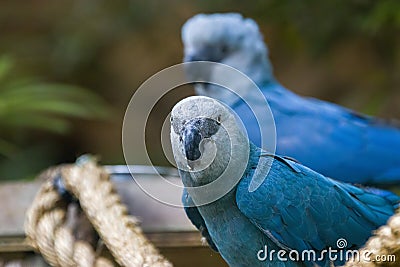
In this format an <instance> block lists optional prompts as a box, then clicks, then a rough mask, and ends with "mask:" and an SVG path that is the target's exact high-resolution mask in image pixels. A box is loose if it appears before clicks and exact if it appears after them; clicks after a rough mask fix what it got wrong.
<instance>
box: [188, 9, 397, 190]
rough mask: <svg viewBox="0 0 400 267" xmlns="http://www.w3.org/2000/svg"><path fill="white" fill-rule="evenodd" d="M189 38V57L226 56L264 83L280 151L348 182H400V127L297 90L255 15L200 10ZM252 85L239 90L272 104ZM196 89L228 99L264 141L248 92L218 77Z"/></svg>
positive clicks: (226, 60)
mask: <svg viewBox="0 0 400 267" xmlns="http://www.w3.org/2000/svg"><path fill="white" fill-rule="evenodd" d="M182 40H183V43H184V61H185V62H188V61H213V62H219V63H223V64H226V65H229V66H232V67H234V68H236V69H238V70H240V71H241V72H243V73H244V74H246V75H247V76H249V77H250V78H251V79H252V80H253V81H254V82H255V83H256V84H257V86H258V87H259V88H260V90H261V91H262V94H263V95H264V96H265V98H266V100H267V101H268V104H269V106H270V108H271V110H272V113H273V116H274V120H275V125H276V134H277V143H276V153H277V154H280V155H285V156H289V157H292V158H295V159H296V160H298V161H299V162H301V163H302V164H304V165H306V166H308V167H310V168H312V169H313V170H315V171H318V172H319V173H321V174H324V175H326V176H328V177H331V178H334V179H337V180H341V181H345V182H351V183H358V184H364V185H380V186H382V185H383V186H385V185H392V184H398V183H399V180H400V128H398V127H397V126H395V125H391V124H389V123H387V122H385V121H383V120H380V119H378V118H374V117H368V116H365V115H362V114H358V113H356V112H354V111H352V110H349V109H346V108H344V107H341V106H338V105H335V104H332V103H328V102H325V101H321V100H318V99H313V98H305V97H301V96H298V95H296V94H294V93H293V92H291V91H289V90H288V89H286V88H285V87H283V86H282V85H281V84H279V82H277V81H276V80H275V78H274V76H273V74H272V66H271V64H270V62H269V60H268V50H267V47H266V45H265V43H264V41H263V37H262V35H261V33H260V31H259V29H258V26H257V24H256V23H255V22H254V21H253V20H251V19H248V18H247V19H245V18H243V17H242V16H241V15H240V14H236V13H227V14H211V15H205V14H200V15H196V16H194V17H193V18H191V19H189V20H188V21H187V22H186V23H185V25H184V26H183V28H182ZM190 72H192V73H190ZM190 72H189V74H190V75H189V76H196V73H195V72H196V69H195V68H193V69H191V71H190ZM209 75H211V76H212V75H213V73H212V71H211V73H210V74H209ZM219 75H221V74H219ZM235 82H236V81H235V80H233V81H232V84H233V85H234V84H235ZM253 89H254V88H251V89H249V88H241V89H240V90H241V91H243V92H245V94H246V95H247V97H248V98H249V99H250V101H249V102H250V103H249V104H250V105H251V106H252V107H257V106H258V107H259V106H260V105H261V108H264V109H265V111H266V112H267V108H265V103H264V102H263V101H260V97H259V95H258V94H257V93H256V92H254V90H253ZM195 90H196V93H197V94H198V95H204V96H209V97H213V98H216V99H218V100H220V101H222V102H224V103H226V104H228V105H229V106H230V107H231V108H232V109H233V110H234V111H235V112H236V113H237V114H238V115H239V116H240V118H241V119H242V121H243V123H244V126H245V127H246V129H247V133H248V136H249V138H250V140H251V141H252V142H253V143H255V144H256V145H258V146H260V134H259V133H260V130H259V127H258V124H257V121H256V120H255V117H254V116H253V115H252V112H251V110H250V109H249V107H248V106H247V105H246V104H245V103H244V101H243V100H242V99H240V98H239V97H238V96H237V95H235V94H233V93H230V92H229V91H228V90H226V89H224V88H222V87H218V86H215V85H211V84H197V85H195ZM261 127H263V125H261Z"/></svg>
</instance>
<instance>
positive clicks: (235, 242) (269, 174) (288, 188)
mask: <svg viewBox="0 0 400 267" xmlns="http://www.w3.org/2000/svg"><path fill="white" fill-rule="evenodd" d="M209 117H210V119H205V118H209ZM171 118H172V119H173V121H172V124H173V127H172V129H171V142H172V147H173V152H174V157H175V159H176V161H177V163H178V167H179V168H180V175H181V177H182V181H183V183H184V185H185V186H186V187H199V186H204V185H206V184H208V183H210V182H213V181H216V180H218V179H219V177H220V175H221V173H223V172H225V171H226V168H227V166H228V163H229V162H230V161H232V160H233V161H234V160H235V159H234V158H231V157H229V155H228V157H227V151H229V150H227V149H228V147H232V149H233V150H235V151H231V154H232V153H233V152H238V153H246V152H245V151H249V153H248V162H247V163H245V164H246V165H245V170H244V174H243V176H242V177H241V178H240V180H239V181H238V183H237V184H236V185H235V186H234V187H233V188H232V189H231V190H230V191H229V192H228V193H227V194H225V195H223V196H221V197H220V198H219V199H217V200H216V201H213V202H210V203H207V204H204V205H196V206H195V207H192V208H191V210H190V211H189V214H188V215H189V216H192V218H191V219H192V221H193V219H194V224H195V225H196V226H197V227H198V228H200V229H201V231H202V233H206V238H207V240H208V241H209V242H210V243H211V244H213V245H215V246H216V248H217V249H218V251H219V252H220V253H221V255H222V256H223V258H224V259H225V260H226V261H227V262H228V264H229V265H230V266H313V264H314V263H316V264H318V265H320V266H329V264H330V262H329V258H327V256H326V255H325V257H324V258H323V259H320V260H318V259H315V261H314V260H313V259H311V260H308V259H304V261H303V260H302V261H297V262H296V261H281V260H280V259H278V258H277V257H276V255H277V254H274V255H275V257H274V258H272V259H268V260H267V261H260V260H259V259H258V258H257V255H258V254H257V253H258V252H259V250H260V249H262V248H263V247H264V246H267V247H268V250H269V251H271V250H275V251H278V250H282V251H284V252H286V253H290V252H291V251H297V252H298V253H300V254H301V253H302V252H303V251H306V250H312V251H314V252H315V253H316V255H317V257H318V256H319V255H320V254H321V253H322V251H324V250H327V249H329V248H332V249H337V248H342V249H344V250H353V249H357V248H360V247H361V246H362V245H363V244H364V243H365V242H366V240H367V239H368V238H369V237H370V236H371V234H372V231H373V230H375V229H377V228H378V227H379V226H381V225H384V224H385V223H386V221H387V220H388V218H389V217H390V216H392V215H393V214H394V212H395V209H397V208H398V207H399V203H400V198H399V197H398V196H396V195H394V194H392V193H390V192H386V191H383V190H380V189H374V188H361V187H357V186H354V185H351V184H347V183H342V182H339V181H335V180H333V179H330V178H327V177H325V176H323V175H321V174H319V173H317V172H315V171H313V170H311V169H309V168H307V167H305V166H304V165H301V164H300V163H297V162H295V161H293V160H290V159H287V158H282V157H279V156H275V155H272V154H270V153H267V152H265V151H263V150H261V149H260V148H258V147H256V146H255V145H253V144H251V143H250V144H249V143H248V142H247V140H246V137H245V136H244V135H243V134H242V133H241V131H240V127H239V126H238V124H237V122H236V119H235V117H234V116H233V115H232V113H231V111H230V110H229V109H227V108H226V107H225V106H224V105H222V104H221V103H220V102H218V101H216V100H214V99H210V98H207V97H191V98H188V99H185V100H183V101H181V102H180V103H178V104H177V105H176V106H175V107H174V109H173V111H172V116H171ZM213 120H215V121H217V125H218V126H216V124H215V123H214V124H212V125H211V123H210V121H213ZM194 125H197V126H196V127H194ZM211 127H213V128H212V129H213V131H212V134H209V135H207V136H206V137H205V136H202V135H201V133H209V132H210V131H209V130H208V128H211ZM216 127H217V128H216ZM188 129H189V130H188ZM216 129H217V130H216ZM189 131H191V132H190V133H189ZM225 131H227V132H228V133H229V135H227V134H226V133H225ZM199 134H200V136H202V140H201V142H197V143H196V146H198V147H194V146H193V145H188V143H190V138H191V137H192V136H199ZM182 140H185V142H183V141H182ZM193 140H194V139H193ZM211 144H212V145H211ZM248 146H249V147H248ZM197 149H198V150H200V151H201V153H202V155H201V157H199V158H198V159H196V161H195V162H193V161H191V160H189V159H187V158H186V157H185V155H186V154H191V150H197ZM213 155H215V157H214V160H213V161H212V162H211V163H209V162H208V161H206V159H208V158H209V156H213ZM241 155H242V154H241ZM189 165H190V166H192V167H191V169H187V168H186V167H187V166H189ZM203 165H204V166H203ZM239 165H240V162H237V164H234V165H233V168H236V167H237V168H240V167H239ZM265 166H271V168H264V167H265ZM234 173H235V172H234ZM237 173H240V170H237ZM260 178H262V179H261V180H260ZM232 179H234V178H233V177H232ZM255 180H257V181H259V184H257V186H256V187H255V188H254V186H253V185H252V183H253V182H254V181H255ZM187 192H189V193H187ZM192 192H194V193H193V194H196V195H195V199H201V198H202V197H203V196H207V195H208V194H209V193H208V192H203V193H195V191H185V192H184V196H183V202H184V204H188V203H189V204H194V203H196V202H193V200H192V199H191V198H193V197H194V195H191V194H192ZM202 194H205V195H202ZM338 240H346V242H347V244H346V245H345V246H340V247H338ZM333 262H334V264H335V265H341V264H343V262H344V259H343V260H340V259H339V260H335V261H333Z"/></svg>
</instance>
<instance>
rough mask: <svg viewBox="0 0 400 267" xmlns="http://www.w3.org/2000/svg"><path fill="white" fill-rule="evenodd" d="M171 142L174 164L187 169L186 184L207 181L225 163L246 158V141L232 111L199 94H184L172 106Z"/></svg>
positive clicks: (223, 168)
mask: <svg viewBox="0 0 400 267" xmlns="http://www.w3.org/2000/svg"><path fill="white" fill-rule="evenodd" d="M171 145H172V150H173V154H174V158H175V161H176V163H177V167H178V168H179V169H180V170H183V171H186V172H190V173H191V177H192V181H187V182H188V183H190V186H199V185H203V184H207V183H210V182H212V181H213V180H215V179H216V178H217V177H218V176H219V175H221V174H222V173H223V172H224V171H225V170H226V168H227V167H228V164H229V163H230V164H234V165H235V164H236V165H237V164H239V163H235V162H236V161H242V162H246V160H248V155H247V156H246V155H245V154H246V149H247V150H248V147H249V141H248V139H247V138H246V137H245V136H244V134H243V133H242V131H241V128H240V127H239V124H238V122H237V118H236V117H235V115H234V114H233V112H231V110H230V109H229V108H228V107H227V106H225V105H224V104H222V103H221V102H219V101H218V100H215V99H212V98H208V97H203V96H193V97H188V98H185V99H184V100H182V101H180V102H179V103H178V104H176V105H175V107H174V108H173V109H172V113H171ZM235 153H236V154H240V155H236V154H235ZM242 154H243V155H242ZM245 164H247V163H245ZM184 183H185V181H184Z"/></svg>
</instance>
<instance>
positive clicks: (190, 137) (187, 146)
mask: <svg viewBox="0 0 400 267" xmlns="http://www.w3.org/2000/svg"><path fill="white" fill-rule="evenodd" d="M219 127H220V123H219V122H217V121H215V120H212V119H209V118H195V119H192V120H190V121H188V122H187V123H186V124H185V125H184V127H183V129H182V134H181V138H182V142H183V147H184V150H185V156H186V159H187V160H189V161H195V160H198V159H199V158H200V157H201V152H200V143H201V141H202V140H203V139H205V138H210V137H211V136H212V135H214V134H215V133H216V132H217V131H218V129H219Z"/></svg>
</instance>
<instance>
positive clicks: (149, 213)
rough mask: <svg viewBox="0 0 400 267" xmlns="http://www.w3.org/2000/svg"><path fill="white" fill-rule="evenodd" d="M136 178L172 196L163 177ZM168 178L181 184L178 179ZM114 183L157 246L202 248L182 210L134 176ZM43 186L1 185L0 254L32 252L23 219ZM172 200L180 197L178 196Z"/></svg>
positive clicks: (198, 237) (32, 183)
mask: <svg viewBox="0 0 400 267" xmlns="http://www.w3.org/2000/svg"><path fill="white" fill-rule="evenodd" d="M136 179H138V180H140V181H141V183H142V182H143V183H151V186H152V188H155V190H156V191H157V192H158V194H169V192H164V191H163V186H164V183H163V182H162V181H161V179H160V178H155V177H152V176H151V175H139V176H137V177H136ZM168 179H169V180H170V181H172V182H173V183H176V184H179V183H180V180H179V178H177V177H168ZM113 181H114V184H115V186H116V188H117V191H118V193H119V194H120V196H121V198H122V201H123V202H124V203H125V204H126V205H127V206H128V209H129V212H130V214H133V215H134V216H136V217H137V218H138V219H139V220H140V222H141V227H142V228H143V230H144V232H145V234H146V235H147V236H148V238H149V239H150V240H151V241H152V242H154V243H155V245H156V246H158V247H182V246H202V244H201V240H200V235H199V233H198V232H197V231H196V229H195V228H194V227H193V225H192V224H191V223H190V221H189V220H188V219H187V217H186V215H185V213H184V211H183V208H179V207H172V206H169V205H166V204H163V203H160V202H159V201H157V200H155V199H153V198H152V197H150V196H148V195H147V194H146V193H145V192H143V191H142V190H141V189H140V188H139V186H138V185H137V183H135V181H133V179H132V178H131V177H129V178H127V177H123V178H121V177H118V178H117V179H113ZM40 186H41V183H40V182H28V183H23V182H15V183H3V184H0V198H1V199H0V211H1V214H0V252H5V251H14V252H15V251H28V250H30V248H29V247H28V246H27V245H26V244H25V243H24V229H23V224H24V219H25V218H24V217H25V212H26V210H27V209H28V207H29V205H30V204H31V203H32V201H33V199H34V197H35V195H36V193H37V191H38V189H39V187H40ZM172 197H178V198H180V196H179V195H178V196H172Z"/></svg>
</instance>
